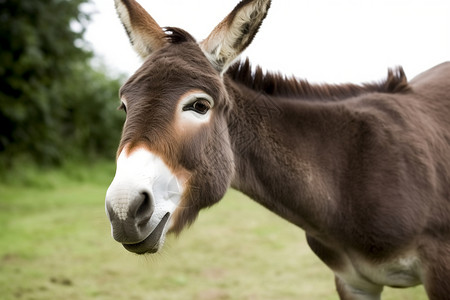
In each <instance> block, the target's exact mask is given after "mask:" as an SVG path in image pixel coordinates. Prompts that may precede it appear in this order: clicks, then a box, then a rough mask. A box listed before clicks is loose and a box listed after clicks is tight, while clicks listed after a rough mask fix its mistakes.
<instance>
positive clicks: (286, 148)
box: [119, 1, 450, 300]
mask: <svg viewBox="0 0 450 300" xmlns="http://www.w3.org/2000/svg"><path fill="white" fill-rule="evenodd" d="M247 2H248V1H247ZM254 33H256V32H254ZM165 40H166V41H169V43H168V44H166V45H165V46H164V47H162V48H160V49H158V50H157V51H156V52H154V53H153V54H152V55H151V56H150V57H149V58H148V59H147V61H146V62H145V63H144V64H143V66H142V67H141V68H140V69H139V70H138V71H137V72H136V74H134V75H133V76H132V77H131V78H130V79H129V80H128V82H127V83H126V84H125V85H124V86H123V88H122V89H121V94H122V95H123V96H124V97H126V99H127V106H128V107H127V111H128V113H127V121H126V123H125V126H124V131H123V136H122V140H121V144H120V146H119V151H121V149H123V148H124V147H127V149H133V147H137V146H142V145H145V147H148V148H149V149H151V150H152V152H154V153H156V154H158V155H159V156H160V157H161V158H163V160H164V161H165V162H166V163H167V164H168V165H169V166H170V167H171V168H172V169H173V170H180V169H182V170H185V171H187V172H188V173H189V174H190V178H189V180H188V188H187V190H186V191H185V193H184V195H183V197H182V203H181V206H180V208H179V209H178V210H177V211H176V213H175V215H174V216H173V218H174V222H175V223H174V227H173V228H172V231H173V232H176V233H179V232H181V230H182V229H183V228H185V227H186V226H188V225H190V224H191V223H192V222H193V221H194V220H195V218H196V217H197V215H198V212H199V211H200V210H201V209H202V208H205V207H208V206H211V205H213V204H214V203H216V202H218V201H219V200H220V199H221V198H222V197H223V195H224V193H225V191H226V189H227V188H228V187H229V186H230V185H231V186H233V187H234V188H236V189H238V190H240V191H242V192H244V193H245V194H247V195H248V196H250V197H251V198H252V199H254V200H255V201H257V202H258V203H260V204H261V205H263V206H265V207H267V208H268V209H270V210H271V211H273V212H274V213H276V214H278V215H280V216H281V217H283V218H284V219H286V220H288V221H289V222H291V223H293V224H295V225H296V226H299V227H300V228H302V229H304V230H305V232H306V235H307V240H308V243H309V245H310V247H311V249H312V250H313V251H314V252H315V253H316V254H317V255H318V257H319V258H320V259H322V260H323V261H324V263H326V264H327V265H328V266H329V267H330V268H331V269H332V270H333V271H334V272H335V274H336V286H337V289H338V293H339V295H340V297H341V299H355V298H357V299H379V297H380V293H381V290H382V287H383V285H393V286H397V285H399V286H410V285H414V284H418V283H419V282H422V283H423V284H425V288H426V290H427V293H428V295H429V298H430V299H433V300H438V299H446V298H448V295H450V283H449V281H448V278H450V118H449V116H450V82H449V78H450V63H444V64H442V65H439V66H436V67H435V68H433V69H431V70H429V71H427V72H425V73H423V74H421V75H419V76H418V77H416V78H415V79H413V80H412V81H411V82H410V83H408V82H407V80H406V76H405V74H404V73H403V70H402V69H401V68H398V69H397V70H395V71H389V72H388V77H387V79H386V80H384V81H382V82H380V83H371V84H363V85H355V84H344V85H313V84H309V83H308V82H306V81H301V80H297V79H293V78H291V79H286V78H285V77H283V76H282V75H279V74H272V73H266V74H264V73H263V72H262V71H261V69H260V68H259V67H257V68H256V69H255V71H252V68H251V66H250V64H249V62H248V61H245V62H242V63H240V64H236V65H235V66H233V67H232V68H231V69H230V70H229V71H228V72H227V73H225V74H224V75H223V77H222V76H221V74H220V72H221V70H217V69H216V68H215V67H216V66H213V64H212V63H211V62H210V61H209V60H208V59H207V58H206V57H205V55H204V53H203V52H202V50H201V49H200V47H199V46H198V45H197V44H196V42H195V41H194V39H193V38H192V37H191V36H190V35H189V34H188V33H186V32H184V31H183V30H180V29H177V28H170V29H169V30H168V36H167V37H165ZM193 89H195V90H202V91H204V92H206V93H208V94H209V95H210V96H211V97H212V98H213V99H214V102H215V105H214V108H213V112H212V113H213V114H212V120H211V123H210V124H208V125H207V126H206V125H205V126H202V127H201V128H200V129H198V130H196V131H194V132H192V133H191V134H190V135H189V137H186V136H182V135H180V134H179V133H177V131H176V130H174V126H173V122H174V115H175V111H174V108H175V107H177V103H178V101H179V99H180V97H181V95H184V94H185V93H187V92H189V91H190V90H193ZM410 253H413V255H412V256H408V255H409V254H410ZM404 257H406V258H408V259H410V258H411V257H412V258H411V259H413V260H414V264H411V265H408V268H403V269H402V265H401V264H400V265H399V262H400V261H403V260H401V259H402V258H404ZM391 264H393V267H391ZM362 265H364V266H366V265H368V266H370V268H371V269H370V270H371V271H370V272H367V270H366V268H363V267H361V266H362ZM389 268H392V270H391V269H389ZM349 269H351V270H352V271H351V272H353V273H354V274H357V275H354V276H358V280H356V281H352V280H353V279H352V278H350V279H348V277H346V274H353V273H351V272H350V273H348V272H349V271H348V270H349ZM386 270H387V271H386ZM389 270H391V271H389ZM382 272H388V276H387V277H386V278H389V280H391V281H388V282H385V281H384V280H385V279H378V277H377V275H379V274H383V273H382ZM389 272H391V273H392V274H391V273H389ZM380 276H381V275H380ZM383 278H385V277H383ZM399 278H400V279H402V278H406V283H405V284H402V281H398V280H399ZM386 280H387V279H386ZM399 282H400V283H399Z"/></svg>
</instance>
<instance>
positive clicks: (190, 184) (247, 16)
mask: <svg viewBox="0 0 450 300" xmlns="http://www.w3.org/2000/svg"><path fill="white" fill-rule="evenodd" d="M115 5H116V9H117V12H118V15H119V17H120V19H121V21H122V23H123V25H124V27H125V30H126V32H127V34H128V36H129V39H130V41H131V44H132V45H133V47H134V49H135V50H136V52H137V53H138V54H139V55H140V56H141V57H142V58H143V59H144V60H145V61H144V63H143V65H142V66H141V68H139V69H138V70H137V72H136V73H135V74H134V75H133V76H132V77H131V78H130V79H129V80H128V81H127V82H126V83H125V84H124V86H123V87H122V88H121V90H120V98H121V101H122V104H121V107H122V109H123V110H124V111H125V112H126V115H127V117H126V121H125V124H124V128H123V132H122V138H121V141H120V145H119V149H118V152H117V170H116V175H115V177H114V180H113V182H112V183H111V185H110V187H109V189H108V191H107V193H106V213H107V215H108V217H109V220H110V222H111V229H112V235H113V237H114V239H115V240H116V241H118V242H120V243H122V244H123V245H124V247H125V248H126V249H127V250H129V251H132V252H135V253H139V254H142V253H148V252H150V253H153V252H157V251H158V250H159V249H160V248H161V246H162V245H163V243H164V239H165V235H166V233H167V232H168V231H169V230H170V231H173V232H175V233H179V232H180V231H181V230H182V229H183V228H184V227H185V226H186V225H189V224H191V223H192V222H193V221H194V220H195V218H196V216H197V214H198V212H199V210H200V209H202V208H204V207H208V206H210V205H212V204H214V203H216V202H217V201H219V200H220V199H221V198H222V197H223V195H224V194H225V192H226V190H227V188H228V187H229V185H230V182H231V180H232V178H233V172H234V159H233V152H232V150H231V146H230V140H229V134H228V125H227V118H228V115H229V113H230V110H231V108H232V101H231V100H230V96H229V95H228V93H227V90H226V87H225V83H224V78H223V77H224V76H223V74H224V72H225V71H226V70H227V68H228V67H229V66H230V64H231V63H232V62H233V61H234V60H235V59H236V58H237V57H238V56H239V54H240V53H241V52H242V51H243V50H244V49H245V48H246V47H247V46H248V45H249V44H250V42H251V41H252V39H253V37H254V35H255V34H256V32H257V31H258V28H259V26H260V24H261V23H262V21H263V19H264V18H265V16H266V14H267V10H268V8H269V6H270V0H244V1H242V2H240V3H239V4H238V5H237V6H236V8H235V9H234V10H233V11H232V12H231V13H230V14H229V15H228V16H227V17H226V18H225V19H224V20H223V21H222V22H221V23H220V24H219V25H218V26H217V27H216V28H215V29H214V30H213V31H212V32H211V34H210V35H209V36H208V37H207V38H206V39H205V40H204V41H202V42H200V43H197V42H196V41H195V40H194V38H193V37H192V36H191V35H189V34H188V33H187V32H185V31H183V30H181V29H178V28H172V27H168V28H164V29H162V28H161V27H159V25H158V24H157V23H156V22H155V20H154V19H153V18H152V17H151V16H150V15H149V14H148V13H147V12H146V11H145V10H144V9H143V8H142V7H141V6H140V5H139V4H138V3H137V2H136V1H135V0H115Z"/></svg>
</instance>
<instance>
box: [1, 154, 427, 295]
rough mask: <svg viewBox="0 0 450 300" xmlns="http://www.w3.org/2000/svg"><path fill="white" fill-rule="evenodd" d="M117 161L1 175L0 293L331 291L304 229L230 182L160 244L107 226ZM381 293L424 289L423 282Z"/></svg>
mask: <svg viewBox="0 0 450 300" xmlns="http://www.w3.org/2000/svg"><path fill="white" fill-rule="evenodd" d="M113 174H114V166H113V165H112V164H110V163H99V164H96V165H94V166H89V167H88V166H83V165H81V166H77V165H72V166H66V167H64V168H63V169H62V170H58V171H46V172H37V171H34V172H32V173H31V174H28V175H27V177H26V180H21V181H20V182H16V181H15V180H8V181H7V182H8V183H7V184H5V183H2V184H0V298H1V299H4V300H12V299H14V300H16V299H30V300H31V299H34V300H39V299H42V300H44V299H45V300H49V299H67V300H79V299H80V300H81V299H83V300H85V299H127V300H128V299H129V300H133V299H135V300H140V299H155V300H170V299H174V300H190V299H192V300H222V299H238V300H240V299H252V300H263V299H264V300H266V299H267V300H269V299H270V300H272V299H275V300H278V299H280V300H284V299H286V300H290V299H335V300H336V299H338V297H337V294H336V293H335V291H334V283H333V276H332V273H331V272H330V271H329V270H328V269H327V268H326V267H325V266H324V265H323V264H322V263H321V262H320V261H319V260H318V259H317V258H316V257H315V256H314V254H313V253H312V252H311V251H310V250H309V248H308V246H307V245H306V242H305V238H304V233H303V231H302V230H300V229H298V228H296V227H294V226H293V225H291V224H289V223H287V222H286V221H284V220H282V219H280V218H278V217H276V216H275V215H273V214H272V213H271V212H269V211H267V210H265V209H264V208H262V207H260V206H259V205H257V204H255V203H254V202H253V201H251V200H249V199H248V198H247V197H246V196H244V195H242V194H241V193H239V192H237V191H233V190H230V191H229V192H228V193H227V195H226V196H225V198H224V199H223V200H222V201H221V203H219V204H217V205H216V206H215V207H213V208H211V209H209V210H206V211H203V212H202V213H201V214H200V217H199V219H198V221H197V222H196V223H195V224H194V225H193V226H192V227H191V228H190V229H188V230H186V231H185V232H183V233H182V235H181V236H180V237H179V238H177V239H176V238H173V237H172V238H169V239H168V240H167V242H166V245H165V249H164V251H163V252H162V253H160V254H156V255H153V256H137V255H134V254H131V253H129V252H127V251H126V250H125V249H124V248H123V247H122V246H121V245H120V244H118V243H117V242H115V241H114V240H113V239H112V238H111V236H110V228H109V222H108V220H107V218H106V216H105V213H104V195H105V191H106V189H107V187H108V185H109V183H110V181H111V180H112V177H113ZM383 299H391V300H394V299H395V300H399V299H400V300H401V299H411V300H416V299H427V297H426V295H425V292H424V290H423V288H422V287H421V286H420V287H417V288H413V289H406V290H394V289H385V292H384V294H383Z"/></svg>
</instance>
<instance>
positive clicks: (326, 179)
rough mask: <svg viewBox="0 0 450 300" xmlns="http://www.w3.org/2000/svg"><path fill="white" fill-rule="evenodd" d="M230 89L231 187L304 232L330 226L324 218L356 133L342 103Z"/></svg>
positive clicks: (231, 85)
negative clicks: (233, 159) (350, 140)
mask: <svg viewBox="0 0 450 300" xmlns="http://www.w3.org/2000/svg"><path fill="white" fill-rule="evenodd" d="M227 85H228V90H229V92H230V97H231V98H232V99H233V102H234V107H233V109H232V112H231V114H230V118H229V122H228V127H229V134H230V140H231V144H232V148H233V152H234V158H235V166H236V170H235V177H234V180H233V182H232V187H233V188H236V189H238V190H240V191H241V192H243V193H244V194H246V195H248V196H249V197H251V198H252V199H254V200H256V201H257V202H259V203H260V204H262V205H263V206H265V207H267V208H268V209H270V210H271V211H273V212H275V213H276V214H278V215H280V216H281V217H283V218H285V219H286V220H288V221H290V222H292V223H294V224H296V225H298V226H300V227H302V228H304V229H310V230H314V229H317V230H320V229H319V228H317V227H321V225H323V226H326V224H323V222H327V221H326V219H327V218H326V217H325V216H326V215H327V214H328V215H329V213H331V212H332V211H333V210H334V208H335V207H336V202H334V201H336V197H337V195H336V191H337V189H336V188H334V187H336V186H337V185H338V183H337V182H336V178H338V177H339V176H338V174H336V172H339V171H336V170H341V169H342V164H345V159H346V158H347V155H346V150H345V149H346V143H347V142H348V141H349V139H351V131H352V130H351V129H349V128H348V127H347V128H345V129H344V128H342V127H343V126H342V124H346V123H348V122H346V120H347V121H348V115H347V113H346V110H345V109H342V104H338V103H323V102H309V101H300V100H295V99H288V98H281V97H273V96H270V95H266V94H264V93H261V92H259V91H255V90H252V89H250V88H248V87H246V86H244V85H241V84H239V83H236V82H234V81H228V84H227ZM340 128H341V129H340ZM331 149H333V150H331ZM330 210H331V211H330ZM312 224H314V225H312Z"/></svg>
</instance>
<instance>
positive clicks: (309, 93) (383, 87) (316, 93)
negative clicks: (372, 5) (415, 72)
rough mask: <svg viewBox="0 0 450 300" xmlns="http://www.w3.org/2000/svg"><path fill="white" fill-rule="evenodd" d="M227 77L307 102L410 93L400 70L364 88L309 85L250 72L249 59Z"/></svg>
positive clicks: (280, 75)
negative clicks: (368, 95) (378, 94)
mask: <svg viewBox="0 0 450 300" xmlns="http://www.w3.org/2000/svg"><path fill="white" fill-rule="evenodd" d="M227 74H228V75H229V76H230V77H231V78H232V79H233V80H234V81H236V82H238V83H241V84H244V85H245V86H247V87H249V88H251V89H253V90H256V91H262V92H265V93H267V94H269V95H274V96H282V97H292V98H304V99H309V100H339V99H345V98H349V97H353V96H358V95H361V94H364V93H370V92H381V93H401V92H406V91H408V90H409V89H410V88H409V85H408V81H407V79H406V75H405V72H404V71H403V68H402V67H397V68H396V69H394V70H392V69H388V76H387V79H385V80H384V81H381V82H378V83H376V82H375V83H365V84H311V83H309V82H308V81H306V80H299V79H297V78H294V77H291V78H288V77H286V76H284V75H282V74H280V73H271V72H264V71H263V70H262V69H261V67H259V66H257V67H256V69H255V70H253V69H252V66H251V64H250V62H249V60H248V58H247V59H246V60H244V61H241V62H238V63H236V64H234V65H233V66H231V67H230V69H229V70H228V72H227Z"/></svg>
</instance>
